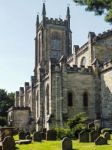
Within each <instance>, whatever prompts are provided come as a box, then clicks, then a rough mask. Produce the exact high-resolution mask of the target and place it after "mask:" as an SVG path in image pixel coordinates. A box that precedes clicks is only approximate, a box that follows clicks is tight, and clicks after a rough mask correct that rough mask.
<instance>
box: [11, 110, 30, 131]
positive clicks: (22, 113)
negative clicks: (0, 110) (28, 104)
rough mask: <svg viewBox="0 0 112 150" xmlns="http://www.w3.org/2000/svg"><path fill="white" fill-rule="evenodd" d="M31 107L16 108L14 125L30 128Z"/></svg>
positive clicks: (20, 127)
mask: <svg viewBox="0 0 112 150" xmlns="http://www.w3.org/2000/svg"><path fill="white" fill-rule="evenodd" d="M29 118H30V114H29V109H28V110H27V109H24V108H23V109H21V108H19V109H15V110H14V111H13V120H14V124H13V126H14V127H16V128H19V129H28V128H29Z"/></svg>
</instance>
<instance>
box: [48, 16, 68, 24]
mask: <svg viewBox="0 0 112 150" xmlns="http://www.w3.org/2000/svg"><path fill="white" fill-rule="evenodd" d="M46 24H53V25H61V26H66V25H67V20H63V19H61V18H59V19H58V18H55V19H54V18H50V19H49V18H48V17H46Z"/></svg>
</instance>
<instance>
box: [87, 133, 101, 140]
mask: <svg viewBox="0 0 112 150" xmlns="http://www.w3.org/2000/svg"><path fill="white" fill-rule="evenodd" d="M99 136H100V133H99V132H97V131H92V132H90V133H89V142H94V141H95V140H96V139H97V138H98V137H99Z"/></svg>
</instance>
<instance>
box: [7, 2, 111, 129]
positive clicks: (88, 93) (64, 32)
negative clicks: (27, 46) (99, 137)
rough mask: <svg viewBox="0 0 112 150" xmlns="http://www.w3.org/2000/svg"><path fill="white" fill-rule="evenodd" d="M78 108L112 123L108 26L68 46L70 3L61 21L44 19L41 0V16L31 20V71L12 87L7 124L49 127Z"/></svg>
mask: <svg viewBox="0 0 112 150" xmlns="http://www.w3.org/2000/svg"><path fill="white" fill-rule="evenodd" d="M72 51H73V52H72ZM80 112H86V113H87V116H88V117H89V121H93V120H96V119H98V120H101V125H102V126H103V127H112V30H108V31H107V32H104V33H102V34H99V35H95V33H94V32H89V34H88V41H87V42H86V43H85V44H84V45H82V46H81V47H79V46H78V45H74V46H73V50H72V32H71V29H70V9H69V7H67V12H66V19H65V20H62V19H60V18H59V19H53V18H50V19H49V18H48V17H47V16H46V8H45V3H43V9H42V21H39V16H38V15H37V21H36V36H35V66H34V75H33V76H31V82H30V83H29V82H25V83H24V87H20V89H19V91H16V93H15V106H14V107H12V108H10V109H9V111H8V121H9V125H12V126H15V127H18V128H24V129H26V128H28V129H32V128H36V130H37V131H38V130H40V129H42V128H46V129H47V130H49V129H51V128H52V127H55V126H63V124H64V122H65V121H66V120H67V118H72V117H74V116H75V115H76V114H78V113H80Z"/></svg>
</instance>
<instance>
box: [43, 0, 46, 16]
mask: <svg viewBox="0 0 112 150" xmlns="http://www.w3.org/2000/svg"><path fill="white" fill-rule="evenodd" d="M42 15H43V17H45V16H46V7H45V0H44V2H43V9H42Z"/></svg>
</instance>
